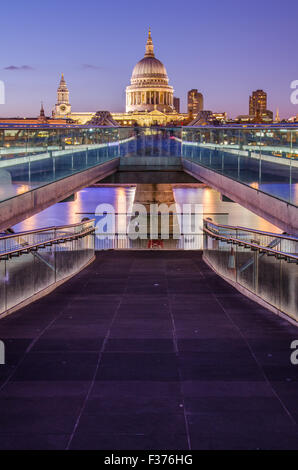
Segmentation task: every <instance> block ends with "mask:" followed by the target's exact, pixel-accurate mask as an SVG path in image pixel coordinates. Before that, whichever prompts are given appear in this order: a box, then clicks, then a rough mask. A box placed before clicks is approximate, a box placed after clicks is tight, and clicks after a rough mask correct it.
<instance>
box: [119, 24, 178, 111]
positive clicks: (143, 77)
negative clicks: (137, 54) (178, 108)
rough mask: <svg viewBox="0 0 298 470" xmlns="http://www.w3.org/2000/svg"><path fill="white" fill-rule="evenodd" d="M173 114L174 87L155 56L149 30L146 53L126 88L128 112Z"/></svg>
mask: <svg viewBox="0 0 298 470" xmlns="http://www.w3.org/2000/svg"><path fill="white" fill-rule="evenodd" d="M153 110H159V111H161V112H167V113H170V112H173V87H171V86H169V79H168V75H167V71H166V68H165V66H164V65H163V63H162V62H161V61H160V60H158V59H157V58H156V57H155V55H154V46H153V42H152V37H151V31H150V29H149V34H148V39H147V44H146V52H145V55H144V57H143V59H141V60H140V61H139V62H138V63H137V64H136V65H135V67H134V69H133V71H132V76H131V79H130V85H129V86H127V87H126V112H144V111H145V112H150V111H153Z"/></svg>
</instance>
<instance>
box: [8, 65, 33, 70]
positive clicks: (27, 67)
mask: <svg viewBox="0 0 298 470" xmlns="http://www.w3.org/2000/svg"><path fill="white" fill-rule="evenodd" d="M4 70H34V69H33V67H31V65H9V66H8V67H4Z"/></svg>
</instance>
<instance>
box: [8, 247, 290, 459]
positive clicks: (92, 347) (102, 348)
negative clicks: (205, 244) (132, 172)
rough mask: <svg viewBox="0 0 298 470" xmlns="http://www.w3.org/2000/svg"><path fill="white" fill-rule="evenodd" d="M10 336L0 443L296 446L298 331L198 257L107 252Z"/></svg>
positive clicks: (26, 313) (13, 326)
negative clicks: (297, 354) (295, 355)
mask: <svg viewBox="0 0 298 470" xmlns="http://www.w3.org/2000/svg"><path fill="white" fill-rule="evenodd" d="M0 338H1V339H2V340H3V341H4V342H5V345H6V365H1V366H0V449H105V450H109V449H111V450H120V449H154V450H155V449H156V450H164V449H171V450H178V449H298V426H297V423H298V366H294V365H292V364H291V362H290V354H291V350H290V344H291V342H292V341H293V340H295V339H298V329H297V328H296V327H294V326H292V325H291V324H290V323H288V322H287V321H285V320H283V319H281V318H279V317H277V316H275V315H274V314H273V313H271V312H269V311H267V310H266V309H264V308H262V307H260V306H259V305H257V304H255V303H254V302H252V301H251V300H249V299H247V298H245V297H243V296H242V295H241V294H240V293H238V292H237V291H236V290H234V289H233V288H232V287H231V286H230V285H228V284H227V283H226V282H225V281H223V280H222V279H221V278H219V277H218V276H217V275H216V274H215V273H213V272H212V271H211V270H210V269H209V268H208V267H207V266H206V265H205V263H204V262H203V261H202V254H201V253H200V252H190V251H189V252H187V251H184V252H182V251H181V252H179V251H162V250H156V251H108V252H100V253H98V254H97V258H96V261H95V262H94V263H93V264H92V265H90V266H89V267H88V268H87V269H85V270H84V271H82V272H81V273H80V274H79V275H77V276H75V277H74V278H73V279H72V280H71V281H69V282H68V283H66V284H64V285H62V286H60V287H59V288H58V289H56V290H55V291H54V292H53V293H52V294H50V295H48V296H47V297H44V298H43V299H40V300H39V301H36V302H35V303H33V304H31V305H29V306H27V307H25V308H23V309H22V310H19V311H18V312H15V313H14V314H12V315H10V316H8V317H6V318H3V319H2V320H1V321H0Z"/></svg>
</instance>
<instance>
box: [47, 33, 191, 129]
mask: <svg viewBox="0 0 298 470" xmlns="http://www.w3.org/2000/svg"><path fill="white" fill-rule="evenodd" d="M173 92H174V90H173V87H172V86H170V85H169V78H168V75H167V71H166V68H165V66H164V65H163V63H162V62H161V61H160V60H158V59H157V58H156V57H155V54H154V46H153V42H152V37H151V31H150V29H149V33H148V39H147V43H146V51H145V55H144V57H143V59H141V60H140V61H139V62H138V63H137V64H136V65H135V67H134V69H133V72H132V76H131V80H130V85H128V86H127V87H126V107H125V112H120V113H111V115H112V118H113V120H114V121H116V122H117V123H118V124H120V125H123V126H132V125H135V124H137V125H139V126H151V125H163V126H164V125H171V124H180V125H181V124H182V123H183V122H184V121H186V120H187V119H188V115H187V114H183V113H180V112H179V111H178V110H177V109H176V107H175V106H174V97H173ZM57 94H58V96H57V104H56V105H55V109H54V111H53V116H54V117H55V118H61V117H66V116H67V117H68V118H71V119H72V120H74V121H75V122H76V123H77V124H86V123H87V122H89V121H90V120H91V119H92V118H93V117H94V115H95V113H94V112H73V111H71V106H70V104H69V92H68V88H67V86H66V83H65V80H64V77H63V75H62V78H61V81H60V85H59V88H58V91H57ZM176 104H177V101H176Z"/></svg>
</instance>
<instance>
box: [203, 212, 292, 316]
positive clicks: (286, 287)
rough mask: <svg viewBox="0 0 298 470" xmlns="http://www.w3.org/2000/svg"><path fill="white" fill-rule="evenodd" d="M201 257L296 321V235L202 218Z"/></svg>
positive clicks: (216, 269) (224, 275) (234, 281)
mask: <svg viewBox="0 0 298 470" xmlns="http://www.w3.org/2000/svg"><path fill="white" fill-rule="evenodd" d="M204 259H205V260H206V261H207V262H208V264H210V265H211V266H212V267H213V268H214V269H215V271H216V272H218V274H219V275H221V276H223V277H224V278H226V279H228V280H230V281H232V282H233V283H234V284H236V285H239V286H242V287H244V288H245V289H247V290H248V291H250V292H252V293H253V294H255V295H256V296H257V297H259V298H261V299H262V300H265V301H266V302H267V303H268V304H270V305H271V306H273V307H275V308H276V309H278V310H279V311H281V312H283V313H285V314H286V315H288V316H290V317H292V318H294V319H295V320H296V321H298V269H297V264H298V238H295V237H290V236H285V235H282V234H281V235H279V234H273V233H267V232H261V231H257V230H250V229H246V228H243V227H230V226H227V225H220V224H215V223H213V222H211V221H208V220H205V221H204Z"/></svg>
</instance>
